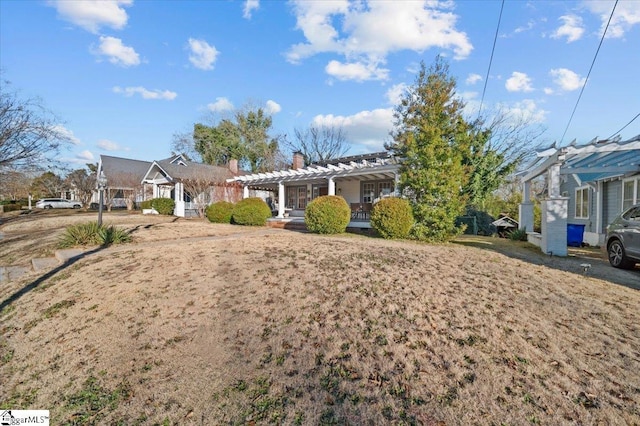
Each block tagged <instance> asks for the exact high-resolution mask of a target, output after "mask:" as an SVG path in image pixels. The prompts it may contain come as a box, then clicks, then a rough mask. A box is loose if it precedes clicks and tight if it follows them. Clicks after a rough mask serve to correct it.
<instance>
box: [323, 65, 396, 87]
mask: <svg viewBox="0 0 640 426" xmlns="http://www.w3.org/2000/svg"><path fill="white" fill-rule="evenodd" d="M324 70H325V71H326V72H327V74H329V75H330V76H332V77H335V78H337V79H338V80H343V81H344V80H355V81H359V82H361V81H367V80H386V79H388V78H389V70H388V69H385V68H378V64H377V63H367V64H364V63H362V62H352V63H347V64H343V63H342V62H339V61H335V60H333V61H330V62H329V63H328V64H327V66H326V67H325V69H324Z"/></svg>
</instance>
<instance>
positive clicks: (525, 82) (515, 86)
mask: <svg viewBox="0 0 640 426" xmlns="http://www.w3.org/2000/svg"><path fill="white" fill-rule="evenodd" d="M504 87H506V89H507V90H508V91H510V92H531V91H533V87H531V78H529V76H528V75H527V74H525V73H523V72H518V71H514V72H513V73H512V74H511V77H509V78H508V79H507V81H506V82H505V84H504Z"/></svg>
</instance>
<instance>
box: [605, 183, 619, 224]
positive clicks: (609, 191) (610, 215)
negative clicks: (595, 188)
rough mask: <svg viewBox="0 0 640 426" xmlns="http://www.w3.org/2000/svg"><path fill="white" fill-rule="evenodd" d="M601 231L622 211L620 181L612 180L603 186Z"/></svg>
mask: <svg viewBox="0 0 640 426" xmlns="http://www.w3.org/2000/svg"><path fill="white" fill-rule="evenodd" d="M602 200H603V202H602V204H603V209H604V212H603V214H602V230H603V231H604V230H605V228H606V227H607V225H608V224H610V223H611V222H613V219H615V218H616V216H617V215H619V214H620V213H621V211H622V181H620V180H614V181H611V182H605V183H604V184H603V197H602Z"/></svg>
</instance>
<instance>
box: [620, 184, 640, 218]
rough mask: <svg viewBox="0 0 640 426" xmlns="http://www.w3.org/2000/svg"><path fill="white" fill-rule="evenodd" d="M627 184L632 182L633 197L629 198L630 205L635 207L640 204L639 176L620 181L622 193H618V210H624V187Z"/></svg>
mask: <svg viewBox="0 0 640 426" xmlns="http://www.w3.org/2000/svg"><path fill="white" fill-rule="evenodd" d="M627 182H633V194H632V195H633V197H631V205H632V206H635V205H636V204H638V203H640V176H634V177H630V178H627V179H622V191H621V192H620V195H621V197H620V209H621V211H622V210H624V185H625V183H627Z"/></svg>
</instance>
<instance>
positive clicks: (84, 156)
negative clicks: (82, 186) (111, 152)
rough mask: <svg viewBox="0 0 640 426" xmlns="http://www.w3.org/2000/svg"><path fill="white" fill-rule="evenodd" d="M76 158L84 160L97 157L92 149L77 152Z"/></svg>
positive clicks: (91, 159)
mask: <svg viewBox="0 0 640 426" xmlns="http://www.w3.org/2000/svg"><path fill="white" fill-rule="evenodd" d="M76 158H77V159H78V160H82V161H93V160H94V159H95V157H94V156H93V154H92V153H91V151H87V150H84V151H82V152H80V153H78V154H76Z"/></svg>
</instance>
